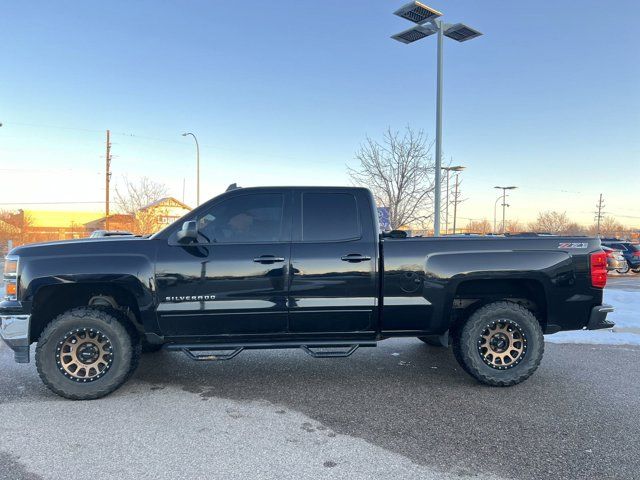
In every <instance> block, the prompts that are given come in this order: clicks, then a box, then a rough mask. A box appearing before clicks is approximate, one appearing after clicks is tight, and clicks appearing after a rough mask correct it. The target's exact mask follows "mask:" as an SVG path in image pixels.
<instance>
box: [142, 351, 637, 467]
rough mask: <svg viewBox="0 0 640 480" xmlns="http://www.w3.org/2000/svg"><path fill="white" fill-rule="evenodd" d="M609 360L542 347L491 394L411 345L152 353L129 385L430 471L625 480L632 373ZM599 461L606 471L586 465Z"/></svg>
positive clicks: (447, 360) (633, 427)
mask: <svg viewBox="0 0 640 480" xmlns="http://www.w3.org/2000/svg"><path fill="white" fill-rule="evenodd" d="M614 350H616V352H618V354H619V355H621V356H622V358H621V359H620V363H621V364H624V363H625V362H628V361H631V362H632V363H633V362H636V363H637V362H638V360H640V349H625V348H618V349H615V348H614ZM594 352H597V353H594ZM591 353H594V355H591V356H589V355H590V354H591ZM610 355H611V347H609V349H604V350H603V349H602V348H600V347H593V346H584V345H583V346H575V345H574V346H568V345H562V346H558V345H548V346H547V354H546V358H545V360H543V363H542V366H541V367H540V369H539V370H538V371H537V372H536V373H535V374H534V375H533V376H532V377H531V378H530V379H528V380H527V381H526V382H524V383H523V384H520V385H517V386H514V387H510V388H492V387H487V386H483V385H480V384H478V383H477V382H476V381H475V380H473V379H472V378H471V377H469V376H468V375H467V374H466V373H465V372H464V371H463V370H462V369H461V368H460V367H459V366H458V364H457V363H456V361H455V359H454V357H453V354H452V352H451V350H450V349H444V348H437V347H430V346H427V345H424V344H423V343H422V342H420V341H418V340H412V339H403V340H388V341H385V342H381V343H380V344H379V346H378V347H377V348H362V349H360V350H358V351H357V352H356V353H355V354H354V355H353V356H352V357H351V358H348V359H312V358H310V357H308V356H306V355H305V354H303V353H302V352H301V351H297V350H285V351H270V352H264V351H248V352H243V353H242V354H241V355H239V356H238V357H236V358H235V359H234V360H231V361H228V362H226V361H225V362H214V363H209V362H192V361H190V360H188V359H187V358H186V357H183V356H182V355H181V354H177V353H169V352H159V353H157V354H153V355H150V356H147V357H145V358H144V359H143V362H142V365H141V366H140V369H139V371H138V373H137V374H136V376H135V377H134V379H133V381H134V383H137V384H138V385H137V387H136V388H140V387H142V388H149V389H151V390H162V389H163V388H165V387H169V386H171V387H178V388H181V389H182V390H184V391H185V392H190V393H191V394H194V395H198V396H199V397H200V398H201V400H202V401H206V400H207V399H208V398H211V397H217V398H227V399H233V400H238V401H265V400H266V401H269V402H271V403H272V404H274V405H276V406H279V407H281V410H279V412H281V413H282V414H283V415H284V414H286V412H287V410H288V409H291V410H295V411H298V412H301V413H303V414H305V415H307V416H308V417H311V418H314V419H315V420H317V421H318V422H321V423H322V425H324V426H326V427H328V428H330V429H331V430H333V431H335V432H337V433H341V434H347V435H355V436H358V437H360V438H364V439H365V440H367V441H369V442H370V443H373V444H376V445H378V446H381V447H383V448H386V449H388V450H391V451H395V452H397V453H400V454H402V455H405V456H407V457H409V458H410V459H411V460H412V461H414V462H416V463H418V464H423V465H430V466H434V467H437V468H443V469H450V468H452V467H455V468H458V469H461V468H463V469H464V470H467V469H469V471H494V472H496V473H498V474H503V475H506V476H513V477H515V478H535V477H536V476H539V475H541V474H543V475H544V474H545V473H546V474H548V472H549V471H557V472H564V473H563V474H562V475H561V476H564V478H578V477H580V478H583V475H584V476H585V477H584V478H595V477H598V476H603V475H604V476H605V477H606V475H611V474H612V470H616V469H618V470H619V472H618V475H614V476H615V477H616V478H625V477H624V473H625V471H626V472H627V474H628V470H626V468H628V463H629V458H632V457H631V455H633V456H634V457H635V458H636V459H637V458H638V453H640V452H639V451H638V447H637V446H635V447H634V446H632V445H630V443H629V440H628V439H629V438H634V437H633V436H632V437H629V436H628V435H630V434H631V435H635V438H636V439H640V428H639V426H638V422H636V421H635V420H630V419H631V418H635V416H636V414H635V413H634V412H635V409H636V407H637V396H638V393H639V392H640V389H639V388H638V387H637V385H638V384H640V383H639V382H638V381H639V380H640V375H639V374H638V372H637V371H634V372H633V374H632V376H633V377H635V380H634V381H635V382H636V383H635V385H633V386H630V385H629V383H628V382H629V381H630V379H629V378H627V379H626V380H625V379H624V376H623V375H621V374H620V370H619V367H616V366H615V365H612V364H610V363H609V364H607V363H606V362H602V361H599V360H598V359H597V358H596V357H597V356H605V357H607V356H610ZM624 357H627V358H626V359H625V358H624ZM592 363H593V365H592ZM595 365H597V367H596V368H593V367H594V366H595ZM595 371H598V373H597V374H596V373H595ZM169 372H171V373H169ZM145 384H146V387H145ZM623 384H624V385H625V386H626V387H624V388H623V387H622V386H623ZM621 388H622V390H624V389H625V388H626V392H621V391H620V389H621ZM156 393H157V394H161V393H162V392H161V391H158V392H156ZM612 395H613V396H614V397H616V399H612ZM614 400H617V403H618V406H617V408H612V404H615V403H616V401H614ZM633 405H636V407H634V406H633ZM622 425H626V429H627V430H626V432H625V431H624V430H625V428H621V426H622ZM632 443H633V442H632ZM607 444H608V445H609V446H606V445H607ZM621 445H622V447H621ZM599 449H602V452H601V454H605V453H606V455H608V456H609V457H610V458H611V462H608V461H606V459H604V458H603V457H602V455H596V454H594V453H593V452H594V451H597V450H599ZM625 449H628V450H629V451H628V452H626V453H624V452H623V450H625ZM532 452H535V454H532ZM631 452H633V453H631ZM615 457H619V458H618V459H617V460H616V459H615ZM623 458H624V459H626V460H624V461H623V460H622V459H623ZM625 461H626V467H625V466H624V465H625ZM636 463H638V462H637V460H636ZM638 466H639V467H640V464H639V465H638Z"/></svg>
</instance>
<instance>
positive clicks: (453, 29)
mask: <svg viewBox="0 0 640 480" xmlns="http://www.w3.org/2000/svg"><path fill="white" fill-rule="evenodd" d="M394 14H395V15H398V16H399V17H402V18H405V19H407V20H409V21H411V22H414V23H416V24H417V25H416V26H414V27H411V28H409V29H407V30H405V31H403V32H400V33H397V34H396V35H392V36H391V38H393V39H394V40H397V41H399V42H402V43H413V42H415V41H417V40H421V39H423V38H425V37H428V36H429V35H433V34H434V33H437V34H438V51H437V52H438V53H437V66H438V73H437V89H436V90H437V91H436V172H435V192H434V221H433V235H434V236H435V237H438V236H439V235H440V205H441V195H442V192H441V186H442V178H441V173H442V172H441V167H442V42H443V36H446V37H449V38H452V39H454V40H456V41H458V42H465V41H467V40H471V39H472V38H476V37H479V36H480V35H482V33H480V32H479V31H477V30H475V29H473V28H471V27H469V26H467V25H465V24H463V23H456V24H450V23H444V22H443V21H442V20H437V19H438V18H439V17H441V16H442V13H441V12H439V11H438V10H435V9H433V8H431V7H428V6H427V5H424V4H423V3H420V2H417V1H413V2H409V3H407V4H406V5H404V6H402V7H400V8H399V9H398V10H396V11H395V12H394Z"/></svg>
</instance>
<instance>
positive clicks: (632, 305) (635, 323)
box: [545, 290, 640, 345]
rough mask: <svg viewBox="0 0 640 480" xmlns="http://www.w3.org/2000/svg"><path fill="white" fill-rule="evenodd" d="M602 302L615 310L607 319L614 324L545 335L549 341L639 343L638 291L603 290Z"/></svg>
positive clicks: (639, 313)
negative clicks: (603, 328) (599, 327)
mask: <svg viewBox="0 0 640 480" xmlns="http://www.w3.org/2000/svg"><path fill="white" fill-rule="evenodd" d="M603 303H608V304H610V305H613V307H614V308H615V311H614V312H613V313H610V314H609V315H608V316H607V319H609V320H612V321H613V322H615V324H616V326H615V327H613V328H612V329H608V330H592V331H589V330H577V331H571V332H560V333H556V334H553V335H545V341H546V342H549V343H587V344H592V345H593V344H604V345H640V291H625V290H605V291H604V300H603Z"/></svg>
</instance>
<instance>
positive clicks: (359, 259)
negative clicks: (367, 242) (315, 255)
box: [340, 253, 371, 263]
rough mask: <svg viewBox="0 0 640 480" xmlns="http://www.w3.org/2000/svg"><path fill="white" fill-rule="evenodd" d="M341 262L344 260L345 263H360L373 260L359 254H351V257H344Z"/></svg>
mask: <svg viewBox="0 0 640 480" xmlns="http://www.w3.org/2000/svg"><path fill="white" fill-rule="evenodd" d="M340 260H342V261H343V262H349V263H358V262H366V261H367V260H371V257H369V256H367V255H360V254H359V253H350V254H349V255H343V256H342V257H340Z"/></svg>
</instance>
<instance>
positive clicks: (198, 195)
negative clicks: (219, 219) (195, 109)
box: [182, 132, 200, 207]
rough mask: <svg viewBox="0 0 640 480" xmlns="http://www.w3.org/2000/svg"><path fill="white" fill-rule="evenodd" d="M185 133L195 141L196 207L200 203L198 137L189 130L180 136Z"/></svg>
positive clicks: (184, 135) (184, 134)
mask: <svg viewBox="0 0 640 480" xmlns="http://www.w3.org/2000/svg"><path fill="white" fill-rule="evenodd" d="M187 135H191V136H192V137H193V139H194V140H195V141H196V163H197V166H196V207H197V206H199V205H200V145H198V139H197V138H196V136H195V135H194V134H193V133H191V132H186V133H183V134H182V136H183V137H186V136H187Z"/></svg>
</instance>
